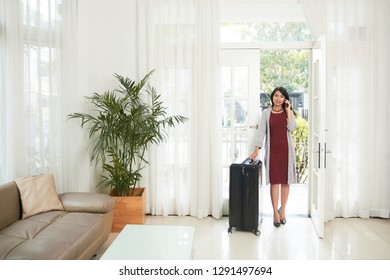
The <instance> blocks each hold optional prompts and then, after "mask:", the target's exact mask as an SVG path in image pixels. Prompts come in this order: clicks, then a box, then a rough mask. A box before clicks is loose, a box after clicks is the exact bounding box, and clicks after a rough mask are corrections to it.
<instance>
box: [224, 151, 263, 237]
mask: <svg viewBox="0 0 390 280" xmlns="http://www.w3.org/2000/svg"><path fill="white" fill-rule="evenodd" d="M261 167H262V162H261V161H260V160H255V161H252V160H250V159H249V158H248V159H246V160H244V161H243V162H239V163H233V164H231V165H230V179H229V229H228V232H229V233H232V232H233V228H237V229H238V230H244V231H252V232H253V233H254V234H255V235H257V236H258V235H260V231H259V230H258V226H259V219H262V217H259V194H260V190H259V189H260V188H261V173H262V172H261ZM260 221H261V220H260Z"/></svg>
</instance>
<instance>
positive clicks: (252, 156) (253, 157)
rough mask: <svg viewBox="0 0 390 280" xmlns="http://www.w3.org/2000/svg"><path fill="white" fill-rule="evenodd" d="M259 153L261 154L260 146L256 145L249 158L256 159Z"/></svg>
mask: <svg viewBox="0 0 390 280" xmlns="http://www.w3.org/2000/svg"><path fill="white" fill-rule="evenodd" d="M258 154H259V147H257V146H256V147H255V149H254V150H253V153H251V154H250V155H249V159H251V160H253V159H255V158H256V157H257V156H258Z"/></svg>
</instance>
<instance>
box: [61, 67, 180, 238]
mask: <svg viewBox="0 0 390 280" xmlns="http://www.w3.org/2000/svg"><path fill="white" fill-rule="evenodd" d="M152 73H153V70H152V71H151V72H149V73H148V74H147V75H146V76H145V77H144V78H143V79H142V80H141V81H140V82H138V83H136V82H135V81H133V80H131V79H129V78H128V77H123V76H120V75H118V74H114V77H115V78H116V79H117V81H118V82H119V87H118V88H116V89H114V90H111V91H109V90H108V91H106V92H104V93H103V94H98V93H94V94H93V95H92V96H90V97H86V98H87V100H88V103H90V104H91V105H92V110H93V112H92V113H91V114H89V113H72V114H69V115H68V118H69V119H79V120H81V127H85V128H87V129H88V131H89V139H90V142H89V145H90V146H89V147H90V161H91V162H95V164H96V165H97V164H100V165H101V167H102V171H103V172H102V181H101V182H100V183H99V184H98V186H97V187H102V188H104V189H108V190H109V192H110V194H111V195H112V196H113V197H114V199H116V202H117V203H116V209H117V211H115V209H114V226H113V231H117V230H120V229H121V228H122V227H123V226H124V225H125V224H127V223H144V222H145V206H144V205H143V206H141V207H142V208H143V209H140V210H132V209H130V212H137V213H140V214H141V217H140V218H130V221H127V220H126V219H127V218H129V217H126V216H129V215H130V214H124V213H125V212H126V209H128V208H129V207H130V208H131V207H132V205H137V204H142V203H143V204H144V202H145V196H144V195H142V194H144V191H143V188H138V187H137V185H138V182H139V181H140V180H141V178H142V174H141V170H142V169H143V168H144V167H145V166H146V165H148V164H149V162H148V160H147V158H146V151H147V149H148V147H149V145H151V144H155V145H158V144H159V143H161V142H164V141H165V140H166V137H167V136H168V128H169V127H175V126H176V125H177V124H180V123H184V122H186V121H187V120H188V118H186V117H184V116H181V115H174V116H167V111H166V110H167V108H166V107H164V106H163V102H162V101H161V95H159V94H158V93H157V91H156V89H155V88H154V87H151V86H150V85H149V83H147V82H148V79H149V78H150V76H151V75H152ZM144 88H145V89H144ZM144 93H146V95H145V94H144ZM148 99H149V102H147V100H148ZM132 199H133V200H136V202H131V201H130V202H127V200H132ZM129 205H130V206H129ZM116 218H118V219H120V220H121V221H120V222H119V223H120V224H121V225H119V226H117V225H115V219H116ZM124 219H125V220H124ZM132 219H133V220H132ZM114 227H117V228H116V229H117V230H115V229H114Z"/></svg>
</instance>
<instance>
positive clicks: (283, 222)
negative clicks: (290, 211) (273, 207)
mask: <svg viewBox="0 0 390 280" xmlns="http://www.w3.org/2000/svg"><path fill="white" fill-rule="evenodd" d="M278 213H279V215H280V208H279V210H278ZM286 222H287V221H286V218H284V219H280V223H281V224H282V225H284V224H286Z"/></svg>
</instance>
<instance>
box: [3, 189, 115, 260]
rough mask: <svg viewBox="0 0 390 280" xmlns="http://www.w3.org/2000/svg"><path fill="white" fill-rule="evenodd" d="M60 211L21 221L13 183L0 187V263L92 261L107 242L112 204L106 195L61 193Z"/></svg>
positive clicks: (16, 191) (19, 202)
mask: <svg viewBox="0 0 390 280" xmlns="http://www.w3.org/2000/svg"><path fill="white" fill-rule="evenodd" d="M58 197H59V199H60V201H61V203H62V205H63V209H64V210H63V211H58V210H55V211H48V212H43V213H39V214H36V215H33V216H30V217H28V218H25V219H23V218H22V203H21V199H20V193H19V190H18V187H17V184H16V183H15V182H10V183H7V184H3V185H0V259H28V260H35V259H41V260H58V259H64V260H76V259H91V258H92V257H93V256H94V255H95V254H96V252H97V251H98V250H99V248H100V247H101V246H102V245H103V243H104V242H105V241H106V239H107V238H108V236H109V234H110V231H111V227H112V221H113V207H114V204H115V201H114V200H113V199H112V198H111V197H110V196H109V195H106V194H98V193H76V192H73V193H63V194H59V195H58Z"/></svg>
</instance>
